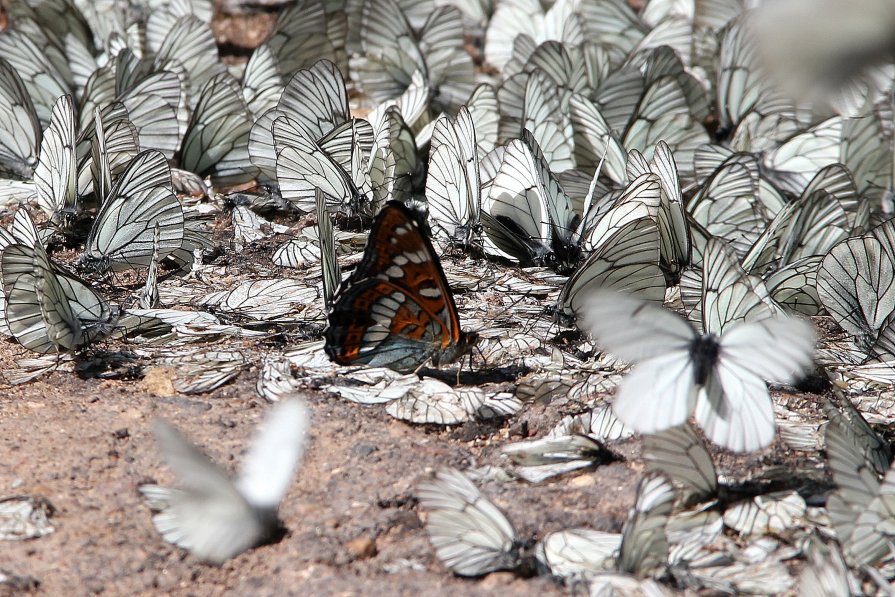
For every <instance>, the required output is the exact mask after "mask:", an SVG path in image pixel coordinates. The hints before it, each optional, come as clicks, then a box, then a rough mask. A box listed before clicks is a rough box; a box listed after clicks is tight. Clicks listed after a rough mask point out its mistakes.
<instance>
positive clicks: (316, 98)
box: [277, 60, 349, 141]
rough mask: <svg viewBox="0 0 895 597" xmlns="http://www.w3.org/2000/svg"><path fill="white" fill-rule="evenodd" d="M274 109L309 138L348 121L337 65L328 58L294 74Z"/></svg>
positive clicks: (340, 74) (344, 93) (342, 81)
mask: <svg viewBox="0 0 895 597" xmlns="http://www.w3.org/2000/svg"><path fill="white" fill-rule="evenodd" d="M277 108H279V109H280V111H282V112H283V113H284V114H286V115H288V116H289V117H290V118H291V119H292V120H293V121H294V122H295V123H296V126H298V127H299V128H300V129H301V130H303V131H304V132H305V133H306V134H307V136H308V138H310V139H313V140H315V141H318V140H320V138H322V137H323V136H324V135H326V134H328V133H329V132H330V131H331V130H333V129H334V128H335V127H337V126H339V125H340V124H342V123H344V122H347V121H348V118H349V112H348V94H347V92H346V90H345V80H344V79H343V77H342V73H341V72H340V71H339V68H338V67H337V66H336V65H335V64H333V63H332V62H330V61H328V60H320V61H319V62H316V63H315V64H314V65H313V66H312V67H310V68H307V69H302V70H300V71H298V72H296V73H295V75H293V77H292V79H290V80H289V83H288V84H287V85H286V88H285V89H284V90H283V95H282V96H281V97H280V101H279V102H278V104H277Z"/></svg>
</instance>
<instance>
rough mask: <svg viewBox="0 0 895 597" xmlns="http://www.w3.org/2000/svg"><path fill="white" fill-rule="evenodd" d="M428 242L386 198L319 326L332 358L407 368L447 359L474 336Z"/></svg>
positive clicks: (410, 216)
mask: <svg viewBox="0 0 895 597" xmlns="http://www.w3.org/2000/svg"><path fill="white" fill-rule="evenodd" d="M476 340H477V335H476V334H474V333H471V332H464V331H462V330H461V329H460V320H459V317H458V316H457V306H456V305H455V304H454V298H453V295H452V294H451V289H450V287H449V286H448V282H447V279H446V278H445V276H444V272H443V271H442V269H441V264H440V263H439V261H438V257H437V256H436V254H435V251H434V250H433V248H432V243H431V242H430V241H429V239H428V238H426V236H425V235H424V234H423V232H422V231H421V230H420V225H419V224H418V223H417V221H416V218H415V217H414V215H413V214H412V213H411V212H410V210H409V209H408V208H407V207H406V206H404V204H402V203H399V202H397V201H389V202H388V203H386V204H385V206H384V207H383V208H382V211H380V212H379V215H378V216H377V217H376V220H375V221H374V222H373V229H372V230H371V231H370V238H369V240H368V241H367V248H366V250H365V252H364V258H363V260H362V261H361V263H360V265H359V266H358V267H357V269H356V270H354V273H353V274H352V275H351V277H350V278H349V279H348V280H347V281H346V282H344V283H343V284H342V285H341V287H340V288H339V292H338V294H337V295H336V297H335V304H334V306H333V309H332V312H331V313H330V315H329V327H328V328H327V330H326V353H327V354H328V355H329V357H330V358H331V359H332V360H334V361H336V362H337V363H342V364H349V363H366V364H368V365H372V366H375V367H389V368H391V369H395V370H397V371H410V370H413V369H416V368H417V367H419V366H420V365H422V364H423V363H425V362H427V361H431V362H432V363H433V364H434V365H435V366H439V365H442V364H444V363H450V362H452V361H455V360H456V359H458V358H459V357H461V356H462V355H463V354H465V353H466V352H467V351H468V350H469V349H470V347H471V346H472V345H473V344H474V343H475V342H476Z"/></svg>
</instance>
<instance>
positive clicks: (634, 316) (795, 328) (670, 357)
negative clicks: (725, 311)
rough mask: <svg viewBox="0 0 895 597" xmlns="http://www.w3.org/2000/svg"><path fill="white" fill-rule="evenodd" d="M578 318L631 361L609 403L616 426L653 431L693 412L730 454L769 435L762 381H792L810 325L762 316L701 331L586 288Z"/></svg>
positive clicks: (770, 418) (806, 356) (809, 339)
mask: <svg viewBox="0 0 895 597" xmlns="http://www.w3.org/2000/svg"><path fill="white" fill-rule="evenodd" d="M584 315H585V319H586V329H589V330H590V331H591V333H592V334H593V335H594V337H595V338H596V340H597V341H598V342H600V343H601V344H602V346H603V347H604V348H605V349H607V350H609V351H611V352H612V353H614V354H616V355H617V356H619V357H621V358H622V359H625V360H626V361H630V362H633V363H635V364H636V365H635V367H634V370H633V371H632V372H631V373H630V374H628V376H627V377H626V378H625V379H624V380H623V381H622V383H621V385H620V387H619V391H618V395H617V396H616V399H615V402H614V403H613V409H614V410H615V414H616V415H618V418H619V419H621V421H622V422H623V423H625V424H626V425H629V426H630V427H632V428H633V429H635V430H636V431H639V432H641V433H655V432H657V431H661V430H663V429H667V428H669V427H672V426H674V425H679V424H681V423H683V422H684V421H685V420H687V418H688V417H689V416H690V414H691V413H693V412H694V410H695V413H694V414H695V417H696V421H697V423H699V425H700V426H702V428H703V430H704V431H705V433H706V436H707V437H708V438H709V439H710V440H711V441H713V442H715V443H716V444H718V445H720V446H723V447H725V448H728V449H730V450H734V451H738V452H748V451H752V450H757V449H760V448H763V447H765V446H767V445H769V444H770V443H771V441H773V439H774V410H773V404H772V402H771V398H770V395H769V394H768V389H767V386H766V385H765V382H764V380H765V379H772V380H775V381H782V382H787V381H792V380H793V379H794V378H795V376H796V375H797V374H798V373H799V372H800V371H801V370H802V369H803V368H804V367H807V366H808V365H810V364H811V359H812V354H813V352H814V337H815V336H814V329H813V328H812V326H811V324H810V323H808V322H805V321H802V320H801V319H797V318H784V317H779V318H778V317H770V318H767V319H761V320H758V321H749V322H744V323H740V324H737V325H733V326H731V327H730V328H729V329H725V330H724V332H723V333H721V334H717V335H716V334H714V333H711V332H709V333H707V334H705V335H701V334H699V333H697V332H696V330H694V329H693V327H692V326H691V325H690V324H689V323H688V322H686V321H685V320H683V319H682V318H680V317H678V316H677V315H675V314H674V313H671V312H670V311H666V310H664V309H661V308H659V307H656V306H652V305H649V304H647V303H644V302H643V301H641V300H638V299H636V298H633V297H630V296H626V295H624V294H618V293H608V292H596V293H594V296H593V297H592V298H591V299H590V301H589V302H588V304H587V305H586V306H585V309H584Z"/></svg>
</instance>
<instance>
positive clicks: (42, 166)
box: [34, 95, 78, 221]
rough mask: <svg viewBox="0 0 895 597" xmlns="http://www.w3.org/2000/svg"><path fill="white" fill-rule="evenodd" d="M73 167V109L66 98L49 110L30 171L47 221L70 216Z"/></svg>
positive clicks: (74, 198)
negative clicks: (37, 157) (36, 155)
mask: <svg viewBox="0 0 895 597" xmlns="http://www.w3.org/2000/svg"><path fill="white" fill-rule="evenodd" d="M77 182H78V181H77V168H76V166H75V109H74V103H73V102H72V98H71V96H70V95H63V96H62V97H60V98H59V99H58V100H57V101H56V104H55V105H54V106H53V112H52V114H51V117H50V125H49V126H48V127H47V130H46V131H45V132H44V136H43V139H42V140H41V143H40V161H38V163H37V167H36V168H35V169H34V184H35V186H36V187H37V205H38V207H40V208H41V209H42V210H43V212H44V213H45V214H47V216H48V217H49V218H50V220H51V221H53V220H57V219H59V218H61V217H62V214H63V213H68V214H69V215H72V214H73V212H74V210H75V209H76V203H77V200H78V188H77Z"/></svg>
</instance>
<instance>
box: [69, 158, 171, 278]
mask: <svg viewBox="0 0 895 597" xmlns="http://www.w3.org/2000/svg"><path fill="white" fill-rule="evenodd" d="M156 225H158V226H159V242H158V246H159V255H160V256H166V255H168V254H170V253H171V252H172V251H174V250H176V249H179V248H180V246H181V244H182V242H183V235H184V218H183V208H182V207H181V205H180V201H178V199H177V197H175V196H174V193H173V191H172V190H171V171H170V169H169V168H168V163H167V161H166V160H165V157H164V156H163V155H162V154H161V153H160V152H158V151H153V150H150V151H144V152H142V153H140V154H139V155H138V156H137V157H136V158H134V160H133V161H132V162H131V163H130V165H128V167H127V169H126V170H125V171H124V172H123V173H122V175H121V177H120V178H119V179H118V181H117V182H116V184H115V187H114V188H113V189H112V191H111V193H110V198H109V199H108V200H107V201H106V202H105V203H104V204H103V205H102V206H101V208H100V210H99V213H98V214H97V216H96V221H95V222H94V224H93V228H92V229H91V230H90V236H89V237H88V238H87V247H86V251H85V252H84V255H82V257H81V258H80V260H81V263H83V264H85V265H86V264H98V266H99V267H100V268H101V269H102V268H105V267H109V266H111V267H113V268H118V269H126V268H128V267H134V266H144V267H145V266H148V265H149V263H150V262H151V260H152V255H153V251H154V237H155V227H156Z"/></svg>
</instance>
